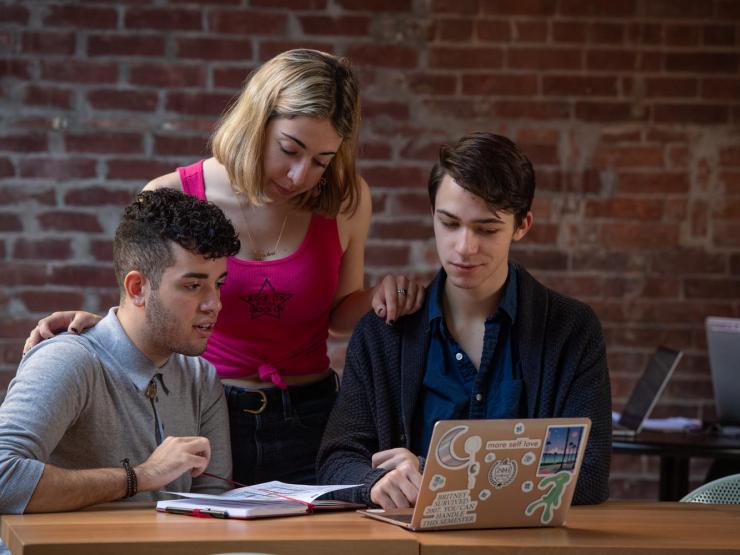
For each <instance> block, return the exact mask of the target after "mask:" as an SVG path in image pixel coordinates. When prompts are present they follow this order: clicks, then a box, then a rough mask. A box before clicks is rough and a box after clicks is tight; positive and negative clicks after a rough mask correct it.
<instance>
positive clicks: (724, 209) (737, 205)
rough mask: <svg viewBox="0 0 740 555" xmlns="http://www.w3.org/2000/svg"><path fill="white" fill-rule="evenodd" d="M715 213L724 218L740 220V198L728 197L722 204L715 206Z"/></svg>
mask: <svg viewBox="0 0 740 555" xmlns="http://www.w3.org/2000/svg"><path fill="white" fill-rule="evenodd" d="M713 214H714V216H716V217H717V218H719V219H723V220H740V198H733V197H726V198H725V199H724V202H723V203H722V204H721V205H719V206H715V207H714V211H713Z"/></svg>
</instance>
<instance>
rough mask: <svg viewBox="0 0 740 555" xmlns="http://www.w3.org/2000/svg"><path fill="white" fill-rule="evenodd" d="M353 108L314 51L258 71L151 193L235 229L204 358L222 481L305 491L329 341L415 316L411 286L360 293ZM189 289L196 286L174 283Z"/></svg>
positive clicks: (354, 98)
mask: <svg viewBox="0 0 740 555" xmlns="http://www.w3.org/2000/svg"><path fill="white" fill-rule="evenodd" d="M359 119H360V106H359V99H358V88H357V82H356V80H355V77H354V76H353V74H352V72H351V70H350V68H349V66H348V63H347V62H346V61H345V60H342V59H338V58H336V57H334V56H332V55H330V54H326V53H323V52H318V51H314V50H291V51H288V52H284V53H282V54H280V55H278V56H276V57H275V58H273V59H272V60H270V61H268V62H266V63H265V64H264V65H263V66H261V67H260V68H258V69H257V70H256V71H255V72H254V73H253V74H252V75H251V77H250V78H249V79H248V81H247V82H246V84H245V86H244V89H243V90H242V93H241V95H240V97H239V99H238V100H237V102H236V103H235V104H234V105H233V106H232V107H231V108H230V109H229V110H228V111H227V112H226V114H225V115H224V116H223V118H222V120H221V122H220V124H219V126H218V128H217V130H216V132H215V134H214V135H213V137H212V141H211V142H212V149H213V157H212V158H209V159H207V160H204V161H200V162H197V163H195V164H193V165H191V166H187V167H184V168H178V169H177V171H175V172H173V173H170V174H167V175H164V176H162V177H159V178H157V179H154V180H153V181H151V182H150V183H149V184H148V185H147V186H146V187H145V189H158V188H162V187H171V188H176V189H182V190H183V191H184V192H186V193H188V194H191V195H193V196H196V197H199V198H204V199H207V200H209V201H211V202H213V203H214V204H216V205H217V206H218V207H219V208H221V209H222V210H223V211H224V212H225V213H226V215H227V216H228V217H229V219H230V220H231V221H232V222H233V223H234V226H235V228H236V229H237V232H238V233H239V237H240V239H241V245H242V246H241V251H240V252H239V253H238V254H237V256H235V257H232V258H230V259H229V261H228V277H227V279H226V284H225V285H224V287H223V289H222V291H221V302H222V303H223V309H222V311H221V314H220V315H219V318H218V322H217V323H214V322H206V323H199V325H197V326H193V333H194V334H203V335H207V336H210V338H209V342H208V348H207V350H206V352H205V353H204V355H203V356H204V357H205V358H206V359H208V360H209V361H210V362H212V363H213V364H214V365H215V366H216V368H217V369H218V371H219V375H220V376H221V378H222V381H223V383H224V386H225V391H226V397H227V400H228V404H229V413H230V414H229V415H230V425H231V440H232V449H233V454H234V479H235V480H236V481H238V482H241V483H247V484H249V483H256V482H261V481H266V480H271V479H280V480H284V481H288V482H297V483H312V482H314V481H315V473H314V464H315V457H316V452H317V450H318V444H319V441H320V439H321V434H322V432H323V428H324V425H325V423H326V420H327V418H328V415H329V411H330V410H331V407H332V405H333V403H334V398H335V396H336V391H337V378H336V375H335V373H334V372H333V371H332V370H331V369H330V368H329V358H328V357H327V350H326V341H327V337H328V334H329V333H330V332H331V333H332V334H337V335H345V334H348V333H349V332H350V331H351V330H352V328H353V327H354V325H355V324H356V323H357V321H358V320H359V318H360V317H361V316H362V315H363V314H364V313H365V312H367V311H368V310H369V309H370V308H372V309H373V310H374V311H375V313H376V314H377V315H378V317H380V318H383V319H384V320H385V321H386V322H387V323H388V324H391V325H392V324H393V322H394V320H395V319H397V318H398V317H400V316H402V315H404V314H407V313H409V312H414V311H416V310H418V309H419V307H420V306H421V302H422V298H423V295H424V290H423V287H422V286H420V285H419V284H417V283H416V282H415V281H413V280H409V279H407V278H405V277H403V276H386V277H385V278H384V279H383V280H382V281H381V283H379V284H378V285H376V286H375V287H373V288H370V289H364V288H363V274H364V248H365V240H366V238H367V234H368V228H369V225H370V214H371V206H370V194H369V191H368V186H367V183H365V181H364V180H363V179H362V178H361V177H360V176H359V175H358V174H357V170H356V167H355V159H356V151H357V141H358V131H359ZM183 287H198V279H197V277H194V278H193V279H188V280H184V281H183ZM97 320H98V317H97V316H95V315H92V314H89V313H85V312H60V313H55V314H53V315H51V316H49V317H47V318H46V319H44V320H42V321H40V322H39V326H37V328H36V329H34V330H33V332H32V334H31V337H29V340H28V342H27V345H26V348H30V346H32V345H33V344H35V343H36V342H38V341H39V340H41V339H42V338H45V337H48V336H51V335H52V330H60V329H65V328H66V329H67V330H69V331H70V332H72V333H77V332H78V330H82V329H84V328H85V327H87V326H89V325H92V324H94V323H95V322H96V321H97Z"/></svg>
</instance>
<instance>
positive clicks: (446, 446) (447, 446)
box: [434, 426, 480, 470]
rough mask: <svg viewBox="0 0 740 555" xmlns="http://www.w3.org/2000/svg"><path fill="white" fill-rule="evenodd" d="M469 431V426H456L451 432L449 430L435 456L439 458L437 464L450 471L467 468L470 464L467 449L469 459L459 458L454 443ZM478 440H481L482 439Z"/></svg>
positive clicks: (440, 442) (468, 455) (442, 438)
mask: <svg viewBox="0 0 740 555" xmlns="http://www.w3.org/2000/svg"><path fill="white" fill-rule="evenodd" d="M467 431H468V427H467V426H455V427H454V428H450V429H449V430H447V431H446V432H445V434H444V435H443V436H442V437H441V438H440V440H439V443H438V444H437V449H436V451H435V453H434V454H435V455H436V457H437V462H438V463H439V464H440V465H442V467H443V468H446V469H448V470H455V469H458V468H462V467H463V466H466V465H467V464H469V463H470V453H467V449H466V454H467V457H459V456H457V455H456V454H455V448H454V443H455V440H456V439H457V437H458V436H460V435H462V434H464V433H465V432H467ZM476 437H477V436H476ZM468 439H471V438H468ZM478 439H479V440H480V438H478ZM465 445H466V447H467V445H468V443H467V441H466V442H465ZM479 449H480V448H479Z"/></svg>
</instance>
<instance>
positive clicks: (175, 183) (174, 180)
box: [144, 172, 182, 191]
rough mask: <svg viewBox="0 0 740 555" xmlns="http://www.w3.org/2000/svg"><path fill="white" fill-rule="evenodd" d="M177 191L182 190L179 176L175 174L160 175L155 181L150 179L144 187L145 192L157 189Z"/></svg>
mask: <svg viewBox="0 0 740 555" xmlns="http://www.w3.org/2000/svg"><path fill="white" fill-rule="evenodd" d="M164 188H169V189H178V190H182V183H181V182H180V174H179V173H177V172H172V173H168V174H166V175H161V176H159V177H157V178H155V179H152V180H151V181H150V182H149V183H147V184H146V187H144V190H145V191H156V190H157V189H164Z"/></svg>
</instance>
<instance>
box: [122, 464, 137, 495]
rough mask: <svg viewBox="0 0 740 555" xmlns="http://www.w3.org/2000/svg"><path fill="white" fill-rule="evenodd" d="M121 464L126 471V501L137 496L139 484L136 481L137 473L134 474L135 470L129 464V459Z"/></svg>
mask: <svg viewBox="0 0 740 555" xmlns="http://www.w3.org/2000/svg"><path fill="white" fill-rule="evenodd" d="M121 464H122V465H123V469H124V470H125V471H126V495H125V496H124V499H125V498H127V497H133V496H134V495H136V492H137V491H139V483H138V481H137V480H136V472H134V469H133V468H131V464H129V462H128V459H123V460H122V461H121Z"/></svg>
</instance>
